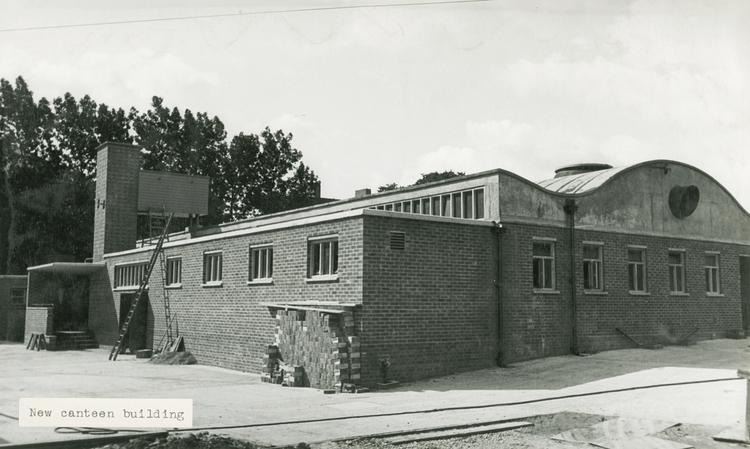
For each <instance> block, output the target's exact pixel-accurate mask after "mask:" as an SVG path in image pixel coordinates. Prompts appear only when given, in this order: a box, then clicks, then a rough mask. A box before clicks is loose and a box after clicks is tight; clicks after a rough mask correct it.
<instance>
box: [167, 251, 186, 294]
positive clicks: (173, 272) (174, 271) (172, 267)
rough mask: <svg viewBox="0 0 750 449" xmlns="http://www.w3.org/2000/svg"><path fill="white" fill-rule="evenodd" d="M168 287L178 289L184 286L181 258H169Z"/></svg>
mask: <svg viewBox="0 0 750 449" xmlns="http://www.w3.org/2000/svg"><path fill="white" fill-rule="evenodd" d="M165 281H166V286H167V287H177V286H180V285H182V258H181V257H168V258H167V278H166V280H165Z"/></svg>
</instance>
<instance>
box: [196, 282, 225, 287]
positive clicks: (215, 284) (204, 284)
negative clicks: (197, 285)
mask: <svg viewBox="0 0 750 449" xmlns="http://www.w3.org/2000/svg"><path fill="white" fill-rule="evenodd" d="M222 284H223V282H221V281H213V282H206V283H203V284H201V287H221V286H222Z"/></svg>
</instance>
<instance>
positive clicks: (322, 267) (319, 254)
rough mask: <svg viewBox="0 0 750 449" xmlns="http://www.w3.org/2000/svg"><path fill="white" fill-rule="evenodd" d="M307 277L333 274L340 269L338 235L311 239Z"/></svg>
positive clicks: (308, 248) (308, 247) (308, 246)
mask: <svg viewBox="0 0 750 449" xmlns="http://www.w3.org/2000/svg"><path fill="white" fill-rule="evenodd" d="M307 267H308V268H307V277H309V278H314V277H316V276H331V275H335V274H337V273H338V271H339V240H338V237H331V238H322V239H315V240H310V241H309V242H308V245H307Z"/></svg>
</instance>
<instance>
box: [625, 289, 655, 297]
mask: <svg viewBox="0 0 750 449" xmlns="http://www.w3.org/2000/svg"><path fill="white" fill-rule="evenodd" d="M628 293H629V294H630V295H631V296H651V293H650V292H641V291H638V290H628Z"/></svg>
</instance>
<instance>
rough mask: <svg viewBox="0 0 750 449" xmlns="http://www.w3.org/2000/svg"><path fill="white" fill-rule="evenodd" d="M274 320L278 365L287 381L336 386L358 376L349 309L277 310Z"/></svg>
mask: <svg viewBox="0 0 750 449" xmlns="http://www.w3.org/2000/svg"><path fill="white" fill-rule="evenodd" d="M276 322H277V326H276V345H277V346H278V348H279V353H280V357H281V359H282V360H283V361H284V363H285V364H286V365H285V366H281V368H282V370H283V371H285V372H286V373H289V375H288V376H287V377H288V379H286V381H287V383H289V384H291V383H293V384H294V386H310V387H313V388H322V389H330V388H334V387H338V388H339V389H340V388H341V387H342V385H343V384H345V383H350V382H353V381H354V382H356V381H357V380H358V379H359V377H360V374H359V341H358V340H357V339H358V337H356V336H354V335H352V334H353V333H354V316H353V313H352V312H351V311H345V312H344V313H342V314H336V313H328V312H321V311H315V310H277V311H276ZM267 363H269V362H267V361H266V359H264V364H266V366H268V365H267ZM284 368H286V369H284ZM292 373H293V374H292ZM269 374H271V373H269ZM303 374H304V375H303Z"/></svg>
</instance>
